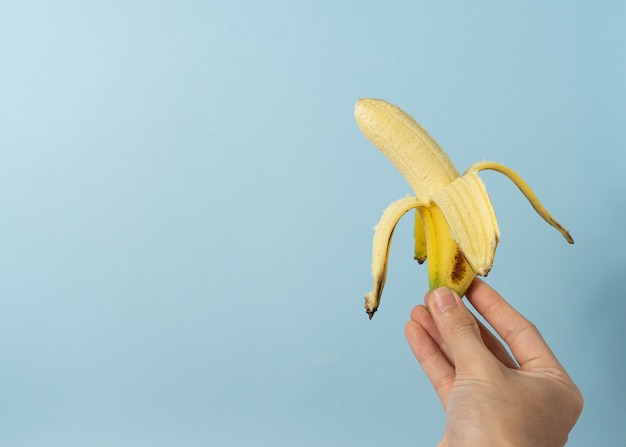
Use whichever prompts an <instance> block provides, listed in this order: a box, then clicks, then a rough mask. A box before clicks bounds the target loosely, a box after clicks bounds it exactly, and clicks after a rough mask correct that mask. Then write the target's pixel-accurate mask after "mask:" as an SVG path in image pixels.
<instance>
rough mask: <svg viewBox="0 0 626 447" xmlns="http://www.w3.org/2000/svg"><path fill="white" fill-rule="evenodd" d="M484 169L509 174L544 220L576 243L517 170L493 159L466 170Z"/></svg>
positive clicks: (571, 242) (568, 240) (569, 240)
mask: <svg viewBox="0 0 626 447" xmlns="http://www.w3.org/2000/svg"><path fill="white" fill-rule="evenodd" d="M484 170H491V171H496V172H499V173H500V174H503V175H505V176H507V177H508V178H509V179H510V180H511V181H512V182H513V183H515V186H517V187H518V188H519V190H520V191H521V192H522V194H524V196H526V198H527V199H528V201H529V202H530V204H531V205H532V207H533V208H534V209H535V211H536V212H537V214H539V215H540V216H541V217H542V218H543V220H545V221H546V222H547V223H549V224H550V225H552V226H553V227H554V228H556V229H557V230H558V231H559V232H560V233H561V234H562V235H563V237H564V238H565V239H566V240H567V242H569V243H570V244H573V243H574V239H573V238H572V236H571V235H570V234H569V232H568V231H567V230H566V229H565V228H564V227H563V225H561V224H560V223H559V222H557V221H556V219H555V218H554V217H552V216H551V215H550V213H549V212H548V210H547V209H546V208H545V207H544V206H543V205H542V203H541V202H540V201H539V198H537V195H536V194H535V192H534V191H533V190H532V188H531V187H530V186H529V185H528V183H526V181H525V180H524V179H523V178H522V177H521V176H520V175H519V174H518V173H517V172H515V171H514V170H513V169H511V168H509V167H507V166H505V165H503V164H500V163H495V162H493V161H481V162H478V163H474V164H473V165H471V166H470V167H469V168H468V169H467V171H466V172H469V171H477V172H478V171H484Z"/></svg>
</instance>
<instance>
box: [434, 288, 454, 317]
mask: <svg viewBox="0 0 626 447" xmlns="http://www.w3.org/2000/svg"><path fill="white" fill-rule="evenodd" d="M430 302H431V303H432V304H431V306H432V307H434V308H435V311H436V312H437V313H442V312H444V311H445V310H446V309H448V308H450V307H452V306H456V298H455V296H454V293H452V290H450V289H448V288H446V287H440V288H438V289H435V290H433V291H432V292H431V293H430Z"/></svg>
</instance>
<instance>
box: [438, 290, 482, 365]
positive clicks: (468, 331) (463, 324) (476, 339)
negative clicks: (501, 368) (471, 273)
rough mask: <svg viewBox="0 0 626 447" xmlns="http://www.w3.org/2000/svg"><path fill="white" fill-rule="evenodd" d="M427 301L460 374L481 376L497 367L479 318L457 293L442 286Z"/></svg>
mask: <svg viewBox="0 0 626 447" xmlns="http://www.w3.org/2000/svg"><path fill="white" fill-rule="evenodd" d="M427 301H428V307H429V309H430V312H431V315H432V317H433V320H434V322H435V324H436V325H437V329H438V330H439V334H440V335H441V338H442V340H443V341H444V342H445V344H446V346H447V348H448V350H449V356H450V358H451V360H452V363H453V364H454V365H455V368H456V372H457V373H459V374H463V373H481V372H483V371H484V368H489V367H490V366H492V365H493V364H494V361H493V360H494V359H493V356H492V355H491V353H490V352H489V350H488V349H487V347H486V346H485V344H484V343H483V341H482V339H481V336H480V328H479V326H478V323H477V322H476V319H475V318H474V316H473V315H472V314H471V312H470V311H469V310H468V309H467V308H466V307H465V304H463V302H462V301H461V298H460V297H459V296H458V295H457V294H456V293H455V292H453V291H452V290H450V289H448V288H445V287H440V288H438V289H435V290H433V291H432V292H431V293H430V294H429V295H427Z"/></svg>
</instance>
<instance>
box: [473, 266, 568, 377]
mask: <svg viewBox="0 0 626 447" xmlns="http://www.w3.org/2000/svg"><path fill="white" fill-rule="evenodd" d="M466 296H467V299H468V300H469V301H470V303H472V306H473V307H474V308H475V309H476V310H477V311H478V312H479V313H480V314H481V315H482V316H483V317H484V318H485V320H487V321H488V322H489V324H490V325H491V327H493V328H494V330H495V331H496V332H497V333H498V334H499V335H500V337H502V339H503V340H504V342H505V343H506V344H507V345H508V346H509V347H510V348H511V352H512V353H513V355H514V356H515V358H516V359H517V362H518V363H519V365H520V368H522V369H534V368H544V367H559V368H560V367H561V366H560V364H559V362H558V360H557V359H556V357H555V356H554V354H553V353H552V351H551V350H550V348H549V347H548V345H547V344H546V342H545V341H544V339H543V337H542V336H541V334H540V333H539V331H538V330H537V328H536V327H535V326H534V325H533V324H532V323H530V322H529V321H528V320H527V319H526V318H524V317H523V316H522V315H521V314H520V313H519V312H517V311H516V310H515V309H514V308H513V307H512V306H511V305H510V304H509V303H507V302H506V301H505V300H504V298H502V296H500V294H499V293H498V292H496V291H495V290H494V289H492V288H491V287H489V286H488V285H487V284H486V283H485V282H483V281H482V280H480V279H478V278H476V279H475V280H474V282H473V283H472V285H471V286H470V288H469V290H468V291H467V293H466Z"/></svg>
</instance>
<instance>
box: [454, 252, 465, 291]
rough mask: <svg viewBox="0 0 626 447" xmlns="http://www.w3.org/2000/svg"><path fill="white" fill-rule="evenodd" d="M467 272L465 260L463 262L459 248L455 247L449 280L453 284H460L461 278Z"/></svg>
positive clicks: (463, 257)
mask: <svg viewBox="0 0 626 447" xmlns="http://www.w3.org/2000/svg"><path fill="white" fill-rule="evenodd" d="M466 273H467V262H465V256H463V253H461V250H459V249H458V248H457V250H456V253H455V255H454V266H453V267H452V271H451V272H450V282H451V283H452V284H454V285H457V286H458V285H459V284H461V281H463V278H465V275H466Z"/></svg>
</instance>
